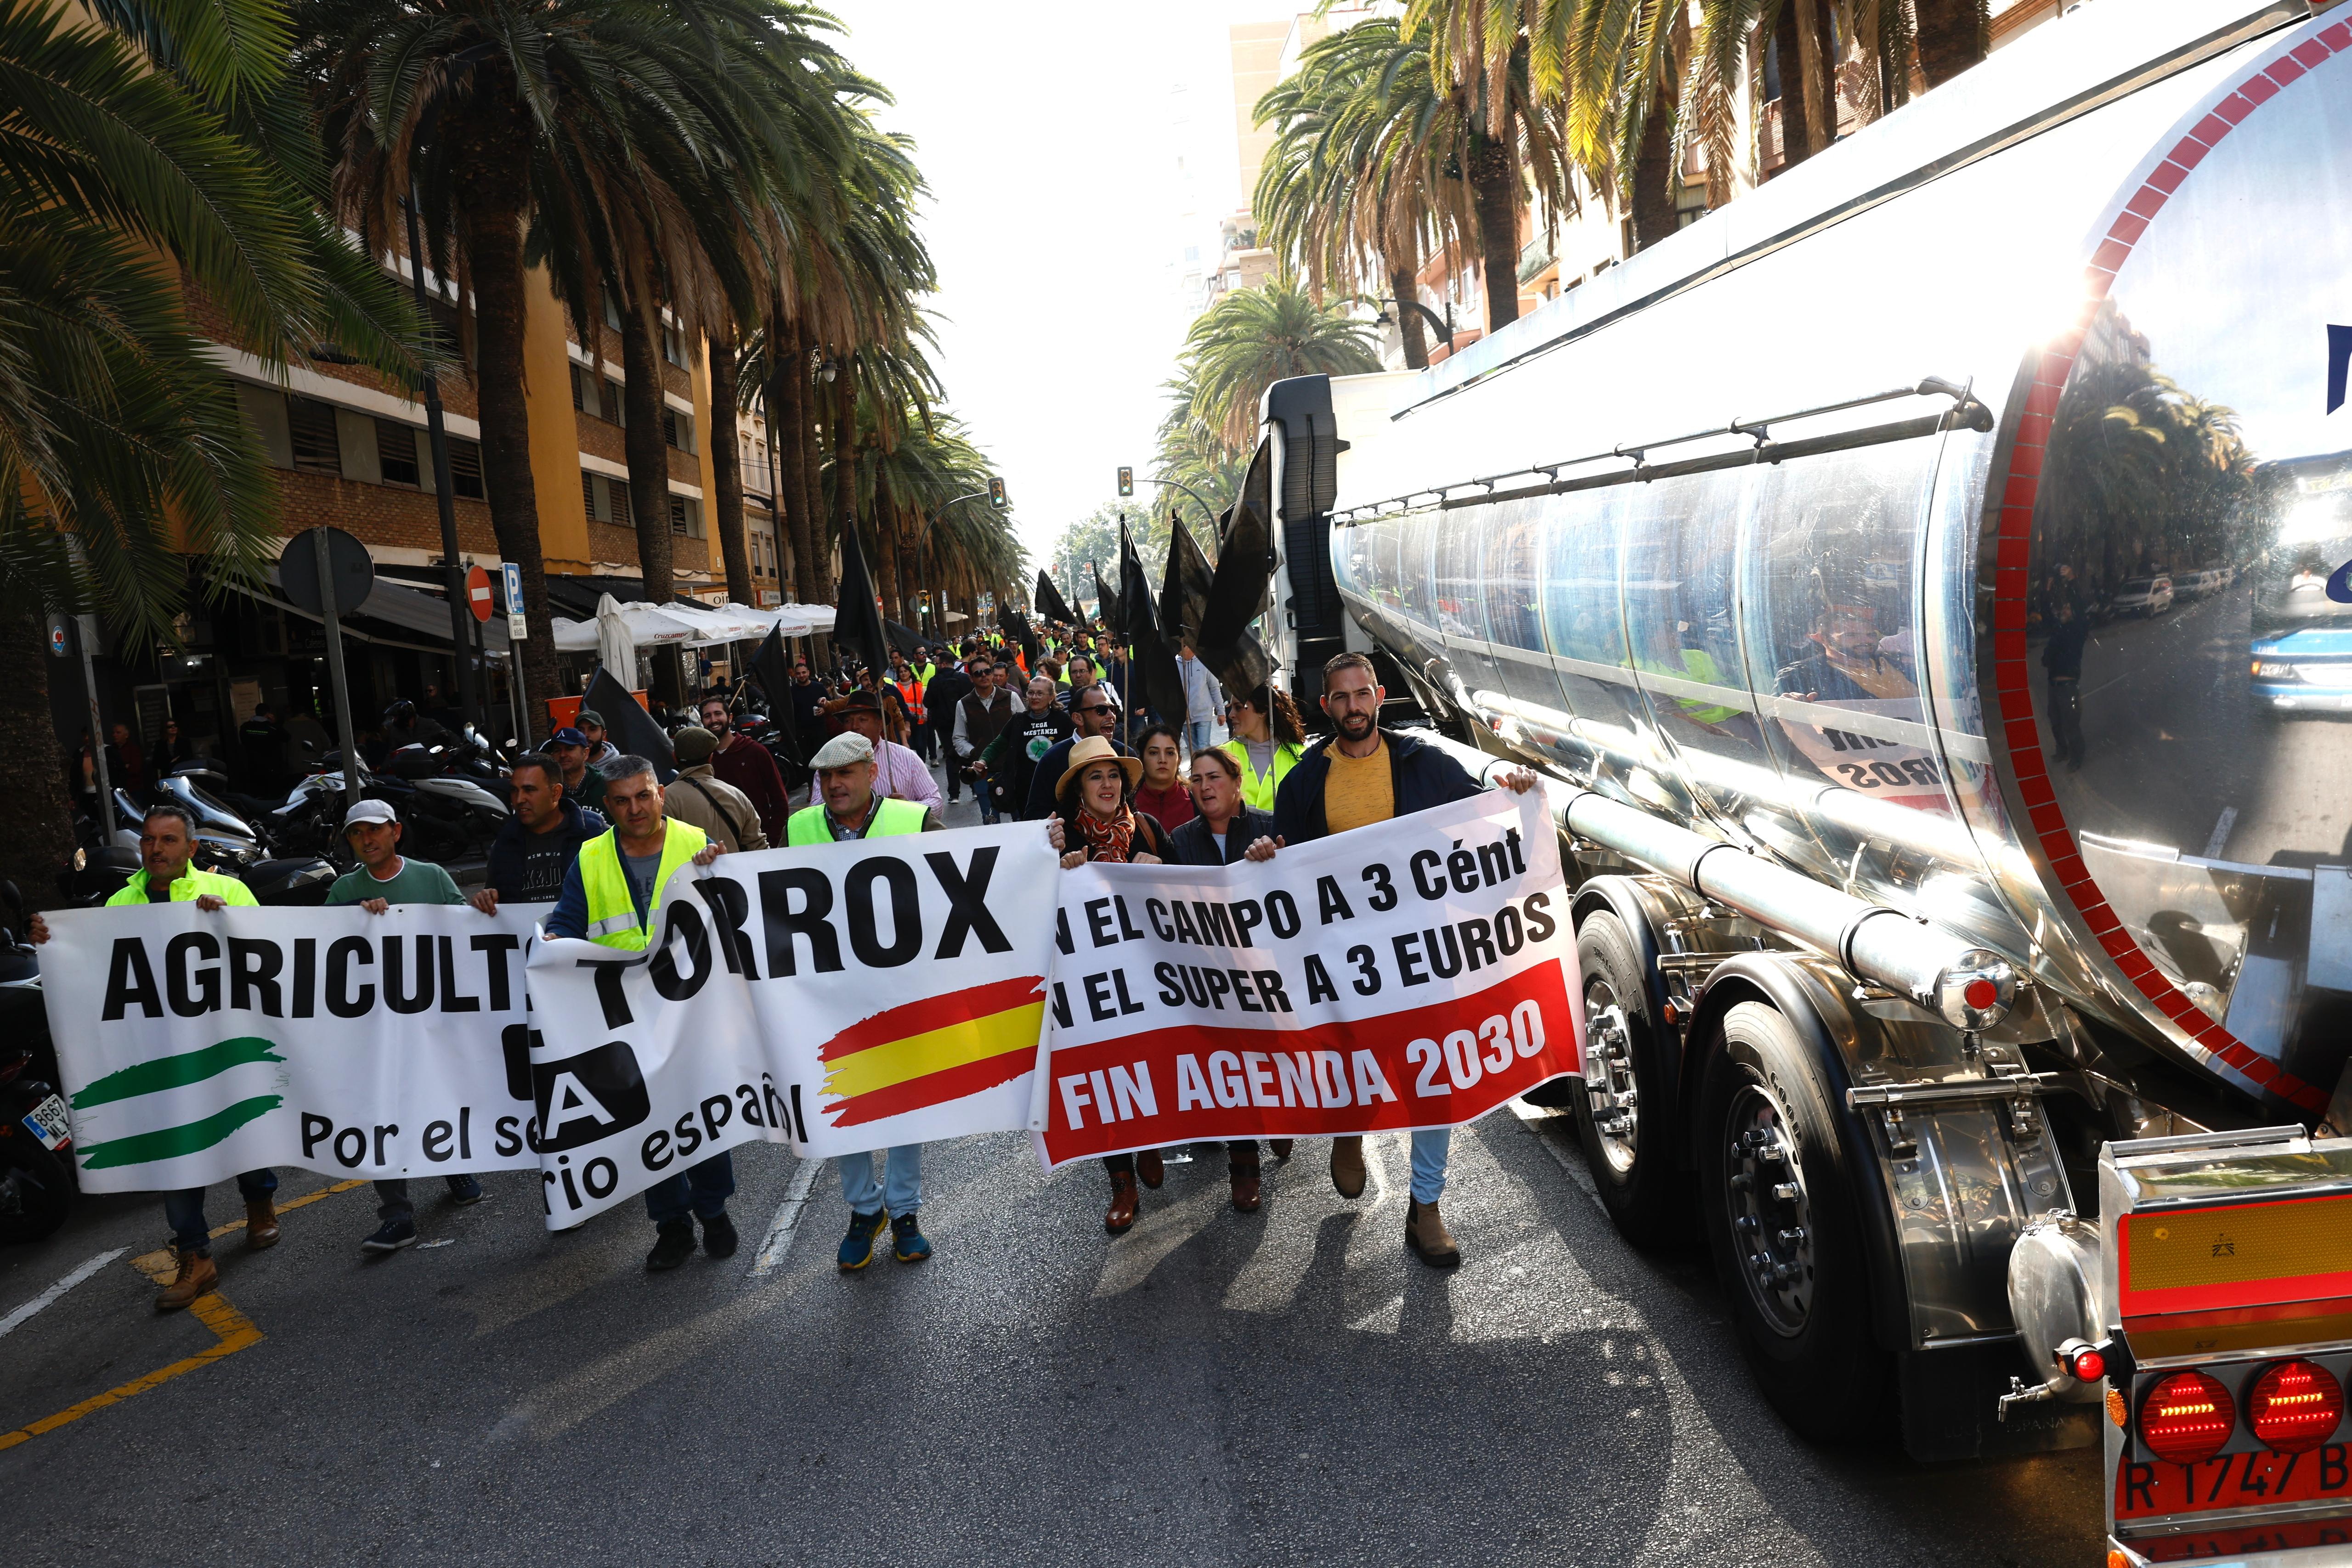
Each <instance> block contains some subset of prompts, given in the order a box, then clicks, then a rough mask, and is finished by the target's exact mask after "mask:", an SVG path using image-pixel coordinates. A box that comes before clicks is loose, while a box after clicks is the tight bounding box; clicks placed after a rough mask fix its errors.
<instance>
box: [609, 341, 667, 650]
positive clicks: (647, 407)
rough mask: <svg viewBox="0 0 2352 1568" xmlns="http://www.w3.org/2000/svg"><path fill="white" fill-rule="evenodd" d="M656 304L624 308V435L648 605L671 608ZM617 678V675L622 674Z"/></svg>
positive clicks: (640, 571) (632, 518)
mask: <svg viewBox="0 0 2352 1568" xmlns="http://www.w3.org/2000/svg"><path fill="white" fill-rule="evenodd" d="M655 308H656V307H655V306H654V305H653V303H652V302H651V301H650V300H646V299H643V298H637V299H631V300H629V301H628V302H627V303H626V304H625V305H624V306H623V307H622V308H621V371H622V373H623V374H624V375H625V376H626V377H627V381H626V382H625V383H624V385H623V387H622V391H621V398H622V402H623V403H624V404H625V408H626V410H627V414H628V417H627V419H626V420H625V421H624V423H623V427H622V431H621V436H622V442H621V446H622V452H623V454H624V455H625V456H626V457H627V458H628V460H629V520H630V521H631V522H632V523H634V524H635V527H636V530H637V572H638V575H639V576H641V577H643V578H644V579H645V580H646V589H645V595H646V603H648V604H667V603H668V602H669V601H670V596H671V594H672V592H673V591H674V588H675V584H676V581H677V576H676V573H675V571H674V570H672V565H673V563H672V547H671V544H670V531H669V443H668V441H667V439H665V438H664V436H663V434H662V413H663V411H664V410H665V409H667V407H668V404H667V402H666V401H665V400H664V399H663V397H662V374H661V349H660V347H659V344H660V339H659V337H658V335H657V333H658V329H656V327H655V325H654V310H655ZM616 673H617V672H616Z"/></svg>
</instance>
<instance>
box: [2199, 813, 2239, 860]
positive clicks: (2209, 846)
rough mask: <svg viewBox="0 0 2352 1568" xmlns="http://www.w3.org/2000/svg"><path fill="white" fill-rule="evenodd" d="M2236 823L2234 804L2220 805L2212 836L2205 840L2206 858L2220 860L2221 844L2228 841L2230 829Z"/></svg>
mask: <svg viewBox="0 0 2352 1568" xmlns="http://www.w3.org/2000/svg"><path fill="white" fill-rule="evenodd" d="M2237 825H2238V808H2236V807H2235V806H2224V807H2222V808H2221V816H2220V817H2219V818H2217V819H2216V820H2215V821H2214V823H2213V836H2212V837H2211V838H2210V839H2207V840H2206V841H2205V858H2206V859H2207V860H2209V861H2211V860H2220V859H2221V849H2222V846H2224V845H2225V844H2227V843H2228V842H2229V841H2230V830H2231V828H2234V827H2236V826H2237Z"/></svg>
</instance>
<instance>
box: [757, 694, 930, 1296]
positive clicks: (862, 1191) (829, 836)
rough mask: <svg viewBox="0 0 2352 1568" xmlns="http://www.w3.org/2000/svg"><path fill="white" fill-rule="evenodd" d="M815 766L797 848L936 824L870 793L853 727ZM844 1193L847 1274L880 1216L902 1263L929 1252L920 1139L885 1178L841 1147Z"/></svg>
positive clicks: (865, 1255)
mask: <svg viewBox="0 0 2352 1568" xmlns="http://www.w3.org/2000/svg"><path fill="white" fill-rule="evenodd" d="M809 766H810V767H811V768H814V769H815V770H816V787H815V789H814V790H812V791H811V793H812V794H814V796H815V797H816V799H815V800H814V801H813V802H812V803H811V804H809V805H807V806H804V807H803V808H802V809H801V810H797V811H794V812H793V816H792V821H790V822H788V823H786V824H785V832H784V841H785V843H786V844H787V845H789V846H791V847H793V848H799V847H801V846H803V845H808V844H830V843H846V842H850V841H854V840H857V839H886V838H891V837H894V836H896V835H898V834H900V833H929V832H936V831H939V829H940V810H939V808H938V807H937V806H925V805H921V804H919V803H917V802H916V801H913V800H892V799H891V798H890V797H888V796H887V795H877V794H876V793H874V743H873V742H872V741H870V740H868V739H867V738H866V737H864V736H862V735H859V734H856V732H854V731H852V732H849V733H846V734H842V735H836V736H835V737H833V738H832V739H831V740H828V741H826V742H825V743H824V746H822V747H819V748H818V749H817V754H816V755H815V756H814V757H813V758H809ZM835 1164H836V1165H838V1166H840V1167H841V1196H842V1197H843V1198H844V1199H845V1201H846V1202H847V1203H848V1205H849V1234H848V1235H846V1236H845V1237H843V1238H842V1240H841V1250H840V1251H839V1252H838V1253H837V1254H836V1255H835V1262H837V1263H839V1264H840V1266H841V1271H842V1272H843V1273H845V1274H848V1273H855V1272H856V1270H860V1269H863V1268H865V1267H866V1264H868V1263H871V1262H872V1261H873V1260H874V1242H875V1239H876V1238H877V1237H878V1236H880V1235H881V1234H882V1222H883V1220H884V1219H885V1218H887V1219H888V1220H889V1222H890V1238H891V1249H890V1250H891V1255H892V1256H893V1257H895V1258H897V1259H898V1261H899V1262H901V1263H919V1262H921V1261H922V1260H924V1259H926V1258H929V1256H930V1255H931V1244H930V1242H929V1239H926V1238H925V1237H924V1235H923V1231H922V1227H921V1226H920V1225H919V1224H918V1223H917V1221H916V1218H915V1211H916V1210H917V1209H919V1208H920V1207H922V1202H923V1145H920V1144H901V1145H898V1146H897V1147H896V1148H894V1149H892V1150H891V1151H890V1153H889V1156H888V1158H887V1160H886V1161H885V1162H884V1167H885V1168H884V1175H885V1181H883V1182H877V1181H876V1180H875V1179H874V1156H873V1155H870V1154H861V1155H843V1156H842V1157H841V1158H840V1159H839V1160H837V1161H835Z"/></svg>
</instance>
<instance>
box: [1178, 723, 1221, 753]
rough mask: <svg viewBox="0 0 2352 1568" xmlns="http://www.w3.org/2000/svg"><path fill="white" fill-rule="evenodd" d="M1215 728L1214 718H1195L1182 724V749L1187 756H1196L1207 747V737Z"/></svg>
mask: <svg viewBox="0 0 2352 1568" xmlns="http://www.w3.org/2000/svg"><path fill="white" fill-rule="evenodd" d="M1216 729H1217V725H1216V721H1215V720H1214V719H1206V718H1196V719H1192V720H1189V721H1188V722H1187V723H1186V724H1185V726H1184V749H1185V752H1186V754H1187V755H1188V756H1192V757H1198V756H1199V755H1200V754H1201V753H1202V752H1203V751H1206V750H1208V749H1209V737H1210V736H1212V735H1213V734H1215V733H1216Z"/></svg>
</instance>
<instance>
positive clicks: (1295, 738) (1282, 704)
mask: <svg viewBox="0 0 2352 1568" xmlns="http://www.w3.org/2000/svg"><path fill="white" fill-rule="evenodd" d="M1225 725H1226V727H1227V728H1229V729H1231V730H1232V731H1233V734H1234V737H1233V738H1232V739H1231V740H1228V741H1227V742H1225V749H1226V750H1227V751H1229V752H1231V753H1232V754H1233V758H1234V762H1235V763H1237V764H1239V766H1240V768H1241V775H1242V800H1243V803H1244V804H1245V805H1247V806H1248V807H1249V808H1250V809H1251V810H1257V811H1271V810H1274V792H1275V790H1276V789H1279V788H1281V786H1282V780H1283V779H1284V778H1285V777H1286V776H1287V775H1288V774H1289V772H1290V770H1291V768H1295V767H1297V763H1298V758H1299V755H1300V752H1301V750H1302V748H1303V747H1305V746H1306V744H1307V728H1306V727H1305V726H1304V725H1302V724H1300V723H1299V722H1298V710H1297V708H1296V707H1294V706H1291V701H1290V695H1289V694H1288V693H1287V692H1285V691H1282V690H1280V689H1279V688H1277V687H1274V686H1260V687H1259V688H1258V689H1257V690H1255V691H1254V692H1235V693H1234V694H1233V696H1232V700H1231V701H1229V702H1227V703H1226V704H1225Z"/></svg>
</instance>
